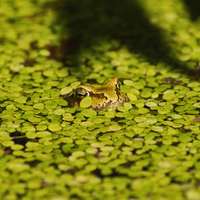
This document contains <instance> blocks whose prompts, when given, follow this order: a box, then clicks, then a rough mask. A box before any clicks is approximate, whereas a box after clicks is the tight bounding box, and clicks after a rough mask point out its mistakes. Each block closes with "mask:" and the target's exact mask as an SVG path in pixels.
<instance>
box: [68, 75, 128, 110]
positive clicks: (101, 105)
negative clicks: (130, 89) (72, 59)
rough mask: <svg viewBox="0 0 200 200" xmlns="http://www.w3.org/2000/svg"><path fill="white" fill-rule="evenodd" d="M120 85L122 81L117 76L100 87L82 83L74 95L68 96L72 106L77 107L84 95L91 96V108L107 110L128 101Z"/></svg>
mask: <svg viewBox="0 0 200 200" xmlns="http://www.w3.org/2000/svg"><path fill="white" fill-rule="evenodd" d="M119 85H120V82H119V81H118V79H117V78H116V77H113V78H112V79H111V80H110V81H108V82H107V83H106V84H105V85H103V86H100V87H93V86H90V85H85V84H81V85H79V86H78V87H77V88H76V89H75V93H74V96H73V95H72V96H70V97H68V98H67V101H68V103H69V106H70V107H74V108H77V107H78V106H79V104H80V101H81V100H82V99H83V98H84V97H86V96H91V97H92V105H91V106H90V108H91V109H93V110H95V111H100V110H107V108H108V107H112V108H113V109H116V108H117V107H118V106H122V105H123V104H124V102H126V101H128V97H127V95H126V94H124V93H122V92H121V90H120V88H119ZM73 97H74V98H73Z"/></svg>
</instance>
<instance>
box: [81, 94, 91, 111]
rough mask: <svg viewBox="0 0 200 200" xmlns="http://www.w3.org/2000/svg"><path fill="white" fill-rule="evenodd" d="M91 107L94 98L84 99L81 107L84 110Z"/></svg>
mask: <svg viewBox="0 0 200 200" xmlns="http://www.w3.org/2000/svg"><path fill="white" fill-rule="evenodd" d="M91 105H92V98H91V97H90V96H87V97H85V98H83V99H82V100H81V102H80V107H82V108H88V107H90V106H91Z"/></svg>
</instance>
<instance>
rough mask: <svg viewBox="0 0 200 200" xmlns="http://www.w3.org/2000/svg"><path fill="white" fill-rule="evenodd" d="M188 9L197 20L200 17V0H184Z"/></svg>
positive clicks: (191, 16) (192, 18)
mask: <svg viewBox="0 0 200 200" xmlns="http://www.w3.org/2000/svg"><path fill="white" fill-rule="evenodd" d="M183 2H184V4H185V7H186V10H187V11H188V13H189V14H190V19H191V20H192V21H196V20H197V19H198V18H199V17H200V1H199V0H183Z"/></svg>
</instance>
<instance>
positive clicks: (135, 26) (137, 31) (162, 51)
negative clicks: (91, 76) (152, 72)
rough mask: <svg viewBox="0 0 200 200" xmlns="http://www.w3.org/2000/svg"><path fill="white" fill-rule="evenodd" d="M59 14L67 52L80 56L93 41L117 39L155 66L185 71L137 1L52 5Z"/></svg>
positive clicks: (62, 1)
mask: <svg viewBox="0 0 200 200" xmlns="http://www.w3.org/2000/svg"><path fill="white" fill-rule="evenodd" d="M52 6H53V9H54V10H55V11H56V12H57V21H56V23H57V25H58V26H61V29H62V37H65V36H67V37H68V38H69V39H68V40H66V41H65V42H64V43H63V44H64V45H63V46H65V48H66V49H65V51H64V53H66V54H67V53H69V51H68V50H67V47H69V48H70V51H71V52H70V53H76V54H77V55H79V53H81V51H82V49H81V48H80V46H84V48H86V49H87V48H90V47H91V46H92V45H93V44H94V41H97V40H100V41H101V42H102V41H103V40H105V41H109V40H112V39H115V40H117V41H119V43H120V44H123V45H125V46H126V47H127V48H128V49H129V50H130V51H131V52H133V53H138V54H140V55H143V56H144V57H145V58H146V59H147V60H149V61H150V62H151V63H152V64H156V63H158V62H162V63H165V64H166V65H167V66H169V67H170V68H176V69H179V70H181V71H183V72H185V69H184V65H183V62H181V61H180V60H178V59H177V58H175V57H174V56H173V53H172V49H171V48H170V46H169V45H168V43H167V42H166V41H165V40H164V38H163V31H164V30H161V29H159V28H158V27H156V26H154V25H153V24H151V23H150V22H149V18H148V16H147V14H146V13H145V10H144V9H143V6H142V5H141V4H140V3H139V1H137V0H123V1H116V0H109V1H108V0H101V1H94V0H82V1H79V0H59V1H56V2H55V3H54V4H52Z"/></svg>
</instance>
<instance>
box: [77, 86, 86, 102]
mask: <svg viewBox="0 0 200 200" xmlns="http://www.w3.org/2000/svg"><path fill="white" fill-rule="evenodd" d="M86 96H89V91H87V90H86V89H84V88H78V89H77V90H76V93H75V98H76V100H78V101H80V100H81V99H83V98H84V97H86Z"/></svg>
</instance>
